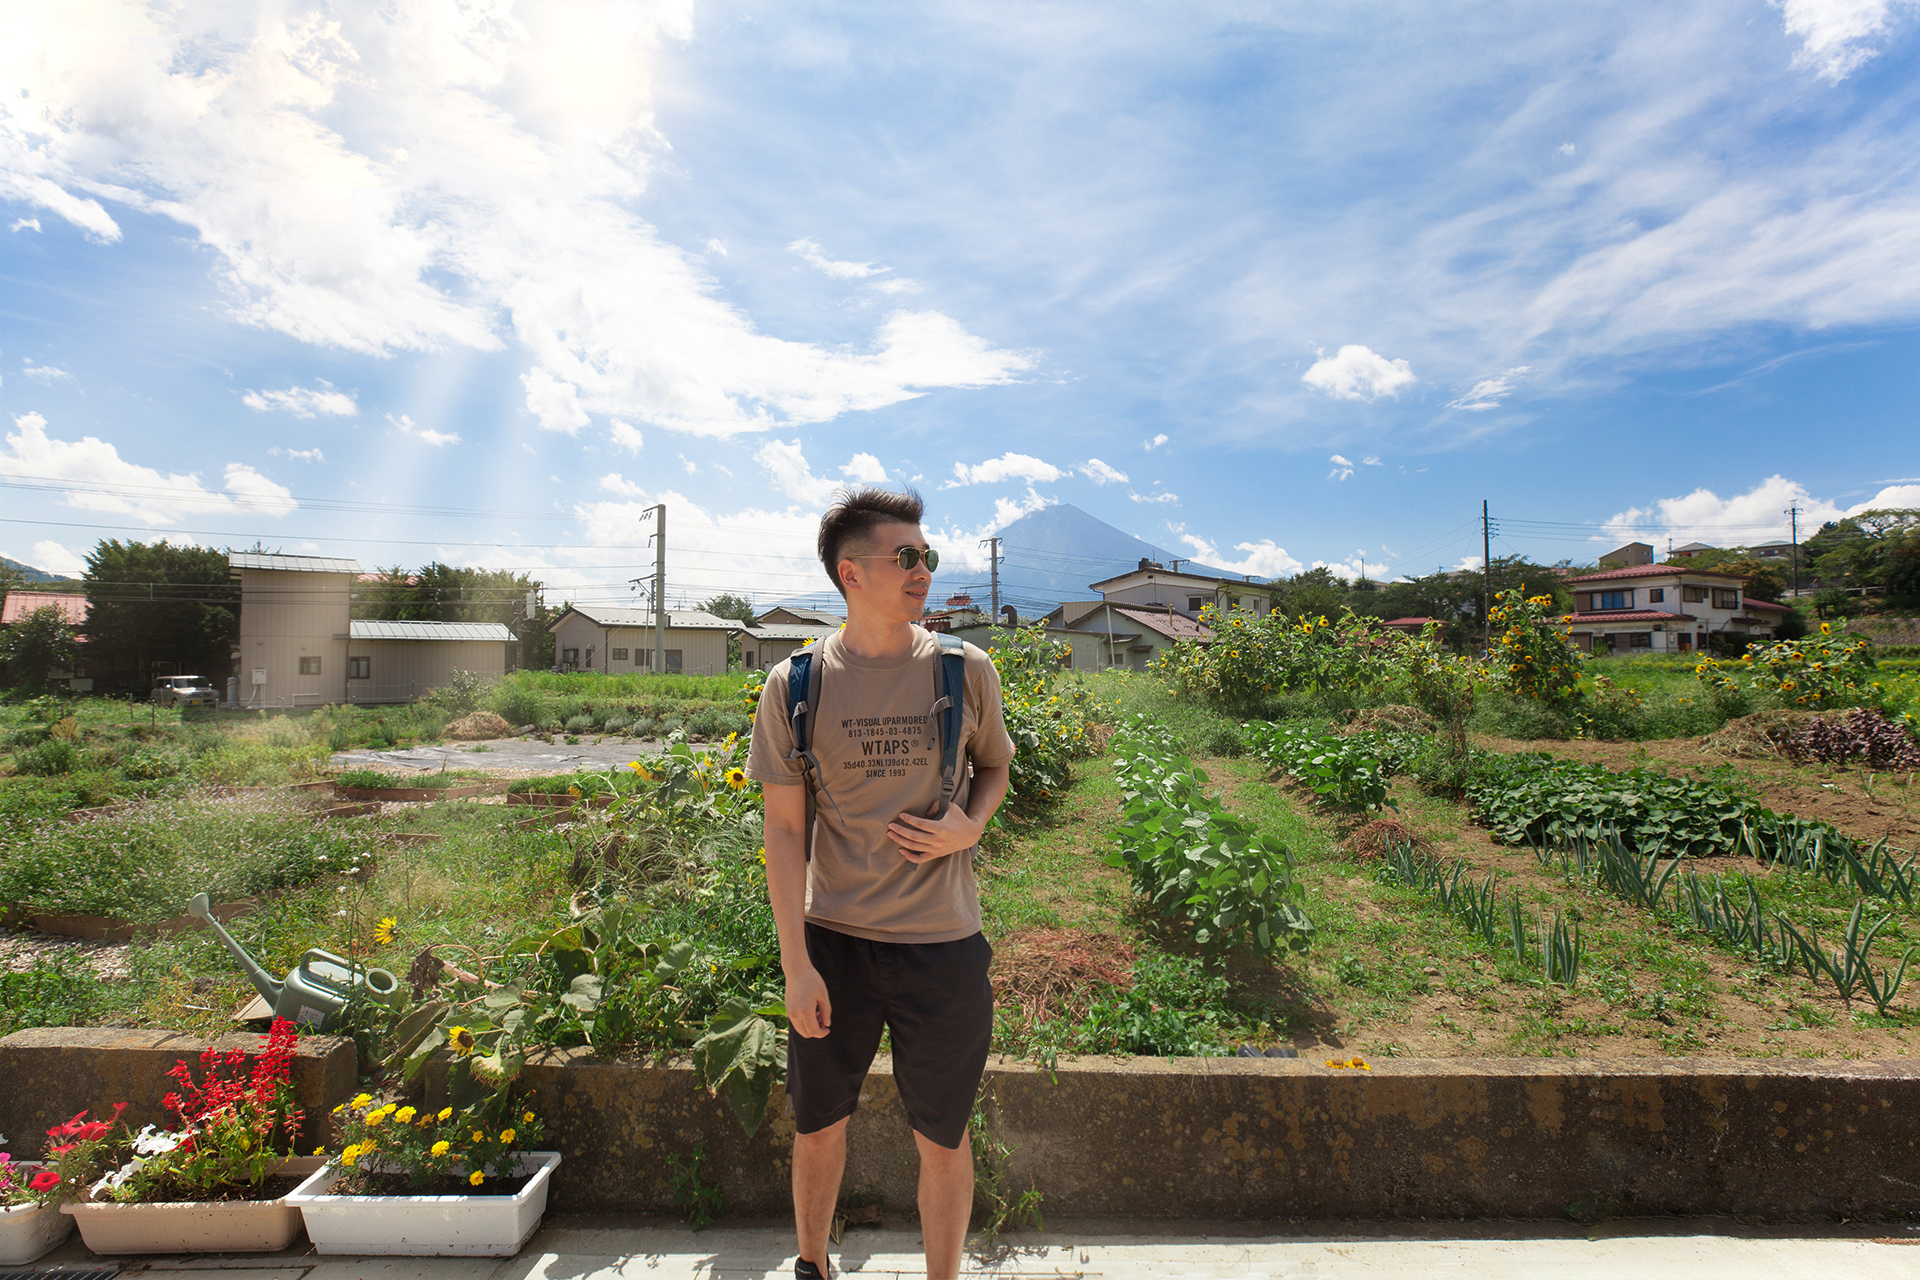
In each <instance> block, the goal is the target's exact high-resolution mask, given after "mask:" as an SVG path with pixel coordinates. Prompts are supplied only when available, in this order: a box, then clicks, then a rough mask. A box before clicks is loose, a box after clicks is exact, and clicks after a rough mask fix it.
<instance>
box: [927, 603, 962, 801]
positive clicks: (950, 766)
mask: <svg viewBox="0 0 1920 1280" xmlns="http://www.w3.org/2000/svg"><path fill="white" fill-rule="evenodd" d="M933 638H934V639H935V640H937V641H939V642H940V700H939V701H938V702H936V703H934V704H933V710H934V713H935V714H936V715H938V716H939V717H940V725H939V733H940V812H939V813H937V814H935V815H934V816H935V817H945V816H946V813H947V806H948V805H949V804H951V803H953V797H954V794H955V793H956V792H957V791H958V790H959V789H960V729H961V726H962V724H963V723H964V721H965V719H966V699H967V642H966V641H964V640H962V639H961V638H960V637H959V636H956V635H950V634H948V633H947V632H945V631H936V632H934V634H933Z"/></svg>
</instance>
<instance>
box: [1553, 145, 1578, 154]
mask: <svg viewBox="0 0 1920 1280" xmlns="http://www.w3.org/2000/svg"><path fill="white" fill-rule="evenodd" d="M1573 149H1574V148H1573V144H1572V143H1571V142H1563V143H1561V144H1560V146H1559V149H1558V150H1556V151H1555V152H1554V153H1553V154H1555V155H1557V156H1570V155H1572V154H1573Z"/></svg>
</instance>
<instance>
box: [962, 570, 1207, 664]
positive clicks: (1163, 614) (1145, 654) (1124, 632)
mask: <svg viewBox="0 0 1920 1280" xmlns="http://www.w3.org/2000/svg"><path fill="white" fill-rule="evenodd" d="M1096 585H1097V584H1096ZM1040 625H1041V626H1042V628H1043V629H1044V630H1045V632H1046V636H1047V638H1048V639H1049V640H1057V641H1059V642H1061V643H1062V644H1066V645H1069V646H1071V647H1072V657H1071V659H1070V660H1069V664H1068V665H1069V666H1071V667H1073V668H1074V669H1076V670H1081V671H1106V670H1109V669H1112V668H1115V667H1119V668H1124V669H1126V670H1129V671H1145V670H1146V669H1147V664H1148V663H1149V662H1152V661H1153V660H1154V658H1156V657H1158V656H1159V655H1160V653H1161V652H1162V651H1163V650H1166V649H1171V648H1172V647H1173V646H1174V645H1175V644H1177V643H1179V642H1180V641H1182V640H1192V641H1197V642H1199V643H1200V644H1211V643H1212V642H1213V634H1214V633H1213V628H1211V627H1209V626H1207V625H1205V624H1204V623H1201V622H1199V621H1197V620H1196V619H1194V618H1191V617H1189V616H1188V615H1187V614H1185V613H1184V612H1181V611H1180V610H1177V609H1170V608H1164V607H1163V608H1159V609H1153V608H1148V607H1145V606H1133V605H1124V604H1117V603H1114V602H1112V601H1107V600H1091V601H1088V600H1075V601H1071V602H1069V603H1067V604H1063V605H1059V606H1056V607H1055V608H1054V610H1053V611H1052V612H1051V613H1049V614H1047V615H1046V616H1045V617H1043V618H1042V619H1041V620H1040ZM982 630H983V631H984V630H986V628H983V629H982ZM967 638H968V639H970V640H971V639H973V637H972V636H971V635H969V636H968V637H967ZM974 642H975V643H976V644H981V645H982V646H983V647H984V642H983V641H979V640H975V641H974Z"/></svg>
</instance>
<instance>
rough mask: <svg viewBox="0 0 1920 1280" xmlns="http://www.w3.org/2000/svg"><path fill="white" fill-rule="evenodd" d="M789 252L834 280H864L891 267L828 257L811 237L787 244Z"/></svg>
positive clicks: (883, 272)
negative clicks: (797, 255)
mask: <svg viewBox="0 0 1920 1280" xmlns="http://www.w3.org/2000/svg"><path fill="white" fill-rule="evenodd" d="M787 249H788V251H789V252H792V253H797V254H799V255H800V258H801V261H803V262H805V263H806V264H807V265H808V266H810V267H812V268H813V269H814V270H816V271H821V272H824V273H826V274H827V275H830V276H832V277H833V278H834V279H836V280H864V279H866V278H867V277H868V276H877V275H884V274H885V273H887V272H888V271H891V270H892V269H893V268H891V267H876V266H874V265H873V264H872V263H871V262H843V261H836V260H834V259H832V258H829V257H828V256H827V255H826V253H825V252H824V251H823V250H822V249H821V248H820V246H819V245H818V244H817V243H815V242H814V241H813V240H812V239H805V240H795V241H794V242H793V243H792V244H790V245H788V246H787Z"/></svg>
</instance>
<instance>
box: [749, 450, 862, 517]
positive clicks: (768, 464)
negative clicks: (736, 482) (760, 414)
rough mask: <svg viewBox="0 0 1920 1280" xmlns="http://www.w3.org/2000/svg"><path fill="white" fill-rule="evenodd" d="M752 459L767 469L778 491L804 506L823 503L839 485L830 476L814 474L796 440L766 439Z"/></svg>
mask: <svg viewBox="0 0 1920 1280" xmlns="http://www.w3.org/2000/svg"><path fill="white" fill-rule="evenodd" d="M753 458H754V461H756V462H758V463H759V464H760V465H761V466H763V467H765V468H766V469H767V473H768V474H769V475H771V476H772V477H773V482H774V484H776V485H778V486H779V487H780V490H781V492H783V493H785V494H786V495H787V496H788V497H789V498H792V499H793V500H794V501H795V502H798V503H802V504H804V505H806V506H810V507H823V506H825V505H826V504H827V502H828V501H829V500H830V499H831V498H832V497H833V495H834V493H835V492H837V491H838V490H839V489H840V488H841V485H840V484H839V483H838V482H837V481H835V480H834V479H833V478H832V477H831V476H816V475H814V474H813V467H812V466H811V465H809V464H808V462H807V455H806V454H805V453H803V452H801V449H800V442H799V441H798V440H769V441H767V442H766V443H765V444H763V445H761V446H760V450H759V452H758V453H755V454H754V455H753Z"/></svg>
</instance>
